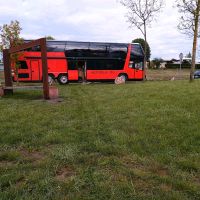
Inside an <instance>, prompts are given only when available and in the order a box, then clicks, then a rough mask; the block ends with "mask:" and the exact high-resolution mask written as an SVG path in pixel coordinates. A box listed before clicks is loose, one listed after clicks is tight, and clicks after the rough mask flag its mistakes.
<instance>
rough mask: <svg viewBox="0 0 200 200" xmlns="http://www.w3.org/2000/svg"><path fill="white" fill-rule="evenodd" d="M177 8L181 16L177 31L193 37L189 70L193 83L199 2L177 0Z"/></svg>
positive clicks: (194, 0)
mask: <svg viewBox="0 0 200 200" xmlns="http://www.w3.org/2000/svg"><path fill="white" fill-rule="evenodd" d="M177 7H178V9H179V12H180V13H181V14H182V16H181V18H180V22H179V25H178V29H179V30H180V31H181V33H183V34H186V35H188V36H192V37H193V47H192V65H191V70H190V81H193V79H194V71H195V64H196V52H197V38H198V36H199V15H200V0H177Z"/></svg>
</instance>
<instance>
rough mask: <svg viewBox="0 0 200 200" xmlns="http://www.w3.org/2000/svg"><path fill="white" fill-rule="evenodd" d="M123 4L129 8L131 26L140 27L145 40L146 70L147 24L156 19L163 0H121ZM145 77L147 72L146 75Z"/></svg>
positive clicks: (128, 14)
mask: <svg viewBox="0 0 200 200" xmlns="http://www.w3.org/2000/svg"><path fill="white" fill-rule="evenodd" d="M120 2H121V4H122V5H123V6H125V7H126V8H127V9H128V13H127V18H128V21H129V22H130V24H131V26H134V27H136V28H137V29H139V30H140V31H141V33H142V35H143V37H144V40H145V47H144V52H145V67H144V70H146V61H147V58H146V52H147V45H146V44H147V26H149V25H150V24H151V22H152V21H153V20H154V19H155V14H157V13H158V12H159V11H160V10H161V8H162V6H163V0H120ZM144 78H145V72H144V77H143V79H144Z"/></svg>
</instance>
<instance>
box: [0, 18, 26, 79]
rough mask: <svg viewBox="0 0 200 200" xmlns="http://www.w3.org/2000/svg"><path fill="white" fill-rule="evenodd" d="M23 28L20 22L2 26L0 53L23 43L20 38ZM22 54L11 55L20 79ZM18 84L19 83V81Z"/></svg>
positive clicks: (0, 28)
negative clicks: (19, 70) (19, 68)
mask: <svg viewBox="0 0 200 200" xmlns="http://www.w3.org/2000/svg"><path fill="white" fill-rule="evenodd" d="M21 30H22V28H21V26H20V23H19V21H17V20H15V21H11V23H10V24H4V25H3V26H0V52H2V51H3V49H9V48H11V47H15V46H18V45H20V44H22V43H23V39H22V38H20V33H21ZM20 55H21V54H20V53H15V54H12V55H11V63H12V65H13V66H14V68H15V73H16V75H17V77H18V67H19V64H18V62H17V61H18V58H19V56H20ZM17 82H18V81H17Z"/></svg>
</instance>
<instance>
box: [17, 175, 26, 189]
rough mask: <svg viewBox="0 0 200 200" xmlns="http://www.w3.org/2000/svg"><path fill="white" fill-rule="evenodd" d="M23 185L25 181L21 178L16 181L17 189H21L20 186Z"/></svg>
mask: <svg viewBox="0 0 200 200" xmlns="http://www.w3.org/2000/svg"><path fill="white" fill-rule="evenodd" d="M25 183H26V179H25V178H23V177H22V178H20V179H18V180H17V182H16V186H17V187H21V186H23V185H24V184H25Z"/></svg>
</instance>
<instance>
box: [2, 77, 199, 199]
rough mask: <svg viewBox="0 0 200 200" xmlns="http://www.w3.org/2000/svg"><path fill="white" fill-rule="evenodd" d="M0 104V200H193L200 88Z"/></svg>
mask: <svg viewBox="0 0 200 200" xmlns="http://www.w3.org/2000/svg"><path fill="white" fill-rule="evenodd" d="M59 92H60V96H61V99H62V102H59V103H54V102H46V101H43V100H42V99H41V93H42V92H41V91H17V92H15V94H14V95H13V96H8V97H4V98H0V144H1V147H0V187H1V193H0V199H1V200H9V199H12V200H13V199H19V200H23V199H24V200H27V199H36V200H38V199H41V200H44V199H59V200H62V199H63V200H64V199H66V200H71V199H72V200H76V199H77V200H78V199H81V200H82V199H88V200H92V199H94V200H99V199H102V200H107V199H112V200H123V199H130V200H133V199H136V200H140V199H144V200H153V199H156V200H157V199H158V200H159V199H162V200H164V199H168V200H172V199H179V200H185V199H192V200H194V199H200V118H199V116H200V81H198V80H196V81H195V82H194V83H192V84H190V83H189V82H188V81H168V82H165V81H162V82H156V81H155V82H146V83H142V82H137V83H135V82H131V83H128V84H126V85H118V86H117V85H114V84H106V83H103V84H102V83H101V84H89V85H80V84H69V85H66V86H59Z"/></svg>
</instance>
